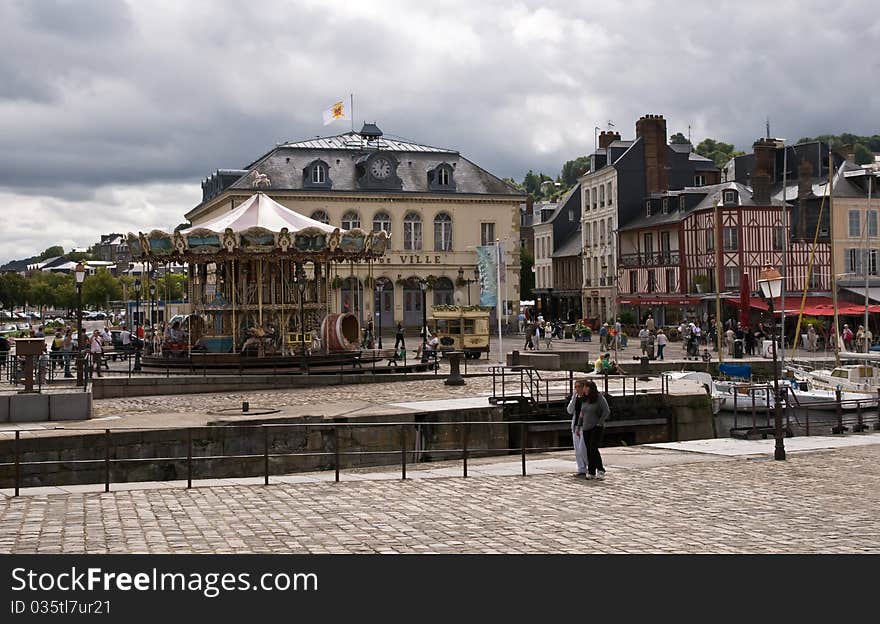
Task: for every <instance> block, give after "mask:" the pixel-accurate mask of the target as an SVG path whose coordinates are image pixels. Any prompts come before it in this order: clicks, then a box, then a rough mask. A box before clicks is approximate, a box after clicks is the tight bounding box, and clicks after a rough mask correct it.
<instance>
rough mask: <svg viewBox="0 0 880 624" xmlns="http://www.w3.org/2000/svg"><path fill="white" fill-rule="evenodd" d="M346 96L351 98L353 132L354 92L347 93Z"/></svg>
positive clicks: (352, 127) (352, 125) (352, 129)
mask: <svg viewBox="0 0 880 624" xmlns="http://www.w3.org/2000/svg"><path fill="white" fill-rule="evenodd" d="M348 97H349V98H350V99H351V131H352V132H354V93H349V94H348Z"/></svg>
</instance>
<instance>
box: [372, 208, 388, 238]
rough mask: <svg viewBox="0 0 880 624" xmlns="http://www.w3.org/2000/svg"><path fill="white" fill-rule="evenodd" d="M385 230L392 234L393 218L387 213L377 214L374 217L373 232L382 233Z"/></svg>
mask: <svg viewBox="0 0 880 624" xmlns="http://www.w3.org/2000/svg"><path fill="white" fill-rule="evenodd" d="M383 230H384V231H385V232H388V233H389V234H391V217H390V216H389V215H388V213H387V212H377V213H376V214H375V215H374V216H373V231H374V232H381V231H383Z"/></svg>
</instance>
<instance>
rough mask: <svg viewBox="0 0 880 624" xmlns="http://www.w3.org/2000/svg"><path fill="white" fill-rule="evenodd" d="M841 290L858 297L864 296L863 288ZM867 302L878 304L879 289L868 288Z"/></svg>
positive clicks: (879, 299) (879, 300) (879, 298)
mask: <svg viewBox="0 0 880 624" xmlns="http://www.w3.org/2000/svg"><path fill="white" fill-rule="evenodd" d="M841 290H846V291H848V292H851V293H852V294H854V295H858V296H859V297H864V296H865V289H864V288H842V289H841ZM868 301H870V302H871V303H880V287H876V286H875V287H871V288H868Z"/></svg>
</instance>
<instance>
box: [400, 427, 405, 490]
mask: <svg viewBox="0 0 880 624" xmlns="http://www.w3.org/2000/svg"><path fill="white" fill-rule="evenodd" d="M400 478H401V479H402V480H404V481H405V480H406V425H405V424H401V425H400Z"/></svg>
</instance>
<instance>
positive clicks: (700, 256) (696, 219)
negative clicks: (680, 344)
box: [618, 206, 831, 295]
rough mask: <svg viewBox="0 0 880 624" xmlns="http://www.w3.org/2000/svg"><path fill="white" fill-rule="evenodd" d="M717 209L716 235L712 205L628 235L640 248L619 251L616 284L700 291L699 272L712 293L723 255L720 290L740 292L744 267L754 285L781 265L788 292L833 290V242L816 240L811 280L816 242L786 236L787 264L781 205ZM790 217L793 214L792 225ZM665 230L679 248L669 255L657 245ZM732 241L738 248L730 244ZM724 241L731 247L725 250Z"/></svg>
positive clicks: (641, 289) (642, 289)
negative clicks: (768, 270)
mask: <svg viewBox="0 0 880 624" xmlns="http://www.w3.org/2000/svg"><path fill="white" fill-rule="evenodd" d="M718 212H719V215H720V219H721V231H720V232H719V233H718V235H717V237H716V231H715V215H714V209H707V210H700V211H697V212H693V213H691V214H689V215H687V216H686V217H685V218H684V219H682V220H681V221H680V222H679V223H677V224H676V223H669V224H666V225H663V226H659V227H658V226H653V227H650V228H640V229H639V230H634V231H632V232H631V233H628V234H629V236H628V238H629V239H630V241H631V244H632V246H634V247H636V248H637V249H638V253H637V254H632V253H622V254H621V262H620V267H619V268H620V274H621V275H620V280H619V282H618V284H619V289H620V293H621V295H624V293H627V294H633V295H635V294H652V295H661V294H664V293H665V294H668V295H686V294H688V293H696V292H697V289H696V286H695V284H696V283H697V281H699V280H698V277H699V276H702V277H703V279H707V280H708V286H707V288H706V289H705V292H714V290H715V289H714V287H713V285H714V283H715V266H716V262H717V261H718V260H717V258H718V257H719V256H720V258H721V269H722V270H721V280H722V284H721V291H722V292H724V291H738V289H739V282H740V280H741V279H742V274H743V271H745V272H748V274H749V281H750V283H751V284H752V285H753V286H754V285H755V284H757V280H758V274H759V273H760V271H761V269H762V268H763V267H765V266H767V265H770V266H774V267H777V268H778V269H780V271H781V270H782V269H783V267H784V269H785V270H784V273H785V276H786V290H787V291H788V292H795V293H797V292H802V291H803V289H804V287H805V285H806V287H807V289H808V291H810V292H815V291H829V290H830V289H831V275H830V266H831V245H830V242H828V241H820V242H818V243H817V244H816V246H815V254H814V256H813V259H812V272H811V278H810V279H809V281H808V280H807V272H808V267H809V265H810V255H811V252H812V251H813V242H812V240H810V241H800V240H795V241H792V240H791V239H790V238H788V254H787V256H786V258H785V260H786V261H785V263H783V261H782V256H783V247H784V246H785V241H784V240H783V238H784V237H789V232H788V231H785V232H783V231H782V228H783V222H782V209H781V208H780V207H778V206H773V207H770V206H737V207H735V208H731V207H725V208H720V209H719V211H718ZM790 217H791V215H789V220H788V222H789V224H790V223H791V218H790ZM725 229H727V231H726V232H725ZM662 231H669V232H670V236H671V237H672V238H673V239H674V238H675V237H676V236H677V237H678V241H677V249H676V248H675V242H672V243H671V245H672V246H673V247H672V251H671V253H669V254H664V253H662V252H661V250H659V249H658V247H659V239H660V237H661V232H662ZM734 232H735V234H733V233H734ZM646 233H652V235H653V236H652V239H653V253H648V250H646V249H645V248H644V247H645V234H646ZM733 236H735V237H736V240H735V241H733V240H732V238H733ZM734 242H735V246H734V245H733V244H732V243H734ZM725 243H727V247H728V248H725ZM719 251H720V253H719ZM651 271H653V274H654V281H653V284H654V286H655V287H654V288H653V289H650V288H649V274H650V272H651ZM633 275H634V276H635V277H633ZM728 275H730V277H732V278H733V279H734V281H733V282H731V283H728V280H727V279H726V277H727V276H728ZM682 276H683V277H684V279H682ZM734 276H735V277H734ZM633 279H634V280H635V282H633V281H632V280H633ZM631 285H635V287H636V289H635V290H633V289H632V288H631Z"/></svg>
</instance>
